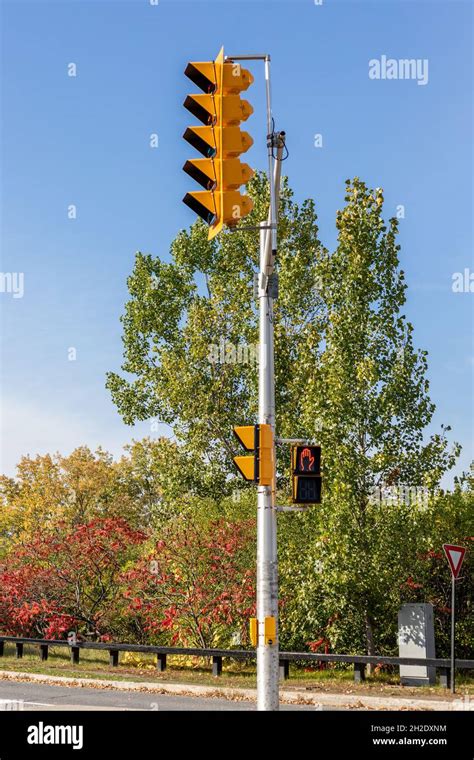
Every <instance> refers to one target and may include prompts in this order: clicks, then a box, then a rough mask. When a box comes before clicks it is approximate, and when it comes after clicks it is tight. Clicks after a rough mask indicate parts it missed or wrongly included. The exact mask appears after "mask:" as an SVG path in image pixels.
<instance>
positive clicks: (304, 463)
mask: <svg viewBox="0 0 474 760" xmlns="http://www.w3.org/2000/svg"><path fill="white" fill-rule="evenodd" d="M299 469H300V472H314V457H313V456H312V454H311V449H309V448H308V447H307V446H306V447H305V448H304V449H303V450H302V451H301V453H300V467H299Z"/></svg>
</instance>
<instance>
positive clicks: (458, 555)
mask: <svg viewBox="0 0 474 760" xmlns="http://www.w3.org/2000/svg"><path fill="white" fill-rule="evenodd" d="M443 549H444V553H445V554H446V557H447V559H448V562H449V565H450V567H451V572H452V574H453V578H457V577H458V575H459V571H460V570H461V565H462V563H463V559H464V555H465V553H466V549H465V548H464V546H454V545H453V544H443Z"/></svg>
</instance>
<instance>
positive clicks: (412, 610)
mask: <svg viewBox="0 0 474 760" xmlns="http://www.w3.org/2000/svg"><path fill="white" fill-rule="evenodd" d="M398 651H399V656H400V657H419V658H424V657H427V658H431V657H433V658H434V657H436V654H435V636H434V621H433V606H432V605H431V604H404V605H403V607H401V608H400V612H399V613H398ZM400 681H401V683H402V685H403V686H432V685H433V684H435V683H436V668H427V667H426V666H424V665H400Z"/></svg>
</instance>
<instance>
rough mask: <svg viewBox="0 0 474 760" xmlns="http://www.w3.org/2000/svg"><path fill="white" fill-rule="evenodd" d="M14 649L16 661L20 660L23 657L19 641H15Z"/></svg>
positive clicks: (21, 645)
mask: <svg viewBox="0 0 474 760" xmlns="http://www.w3.org/2000/svg"><path fill="white" fill-rule="evenodd" d="M15 649H16V659H17V660H21V658H22V657H23V644H22V643H21V642H20V641H17V642H16V644H15Z"/></svg>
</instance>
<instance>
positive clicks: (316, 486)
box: [291, 446, 322, 504]
mask: <svg viewBox="0 0 474 760" xmlns="http://www.w3.org/2000/svg"><path fill="white" fill-rule="evenodd" d="M291 469H292V473H291V476H292V482H293V504H321V484H322V478H321V447H320V446H293V448H292V450H291Z"/></svg>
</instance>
